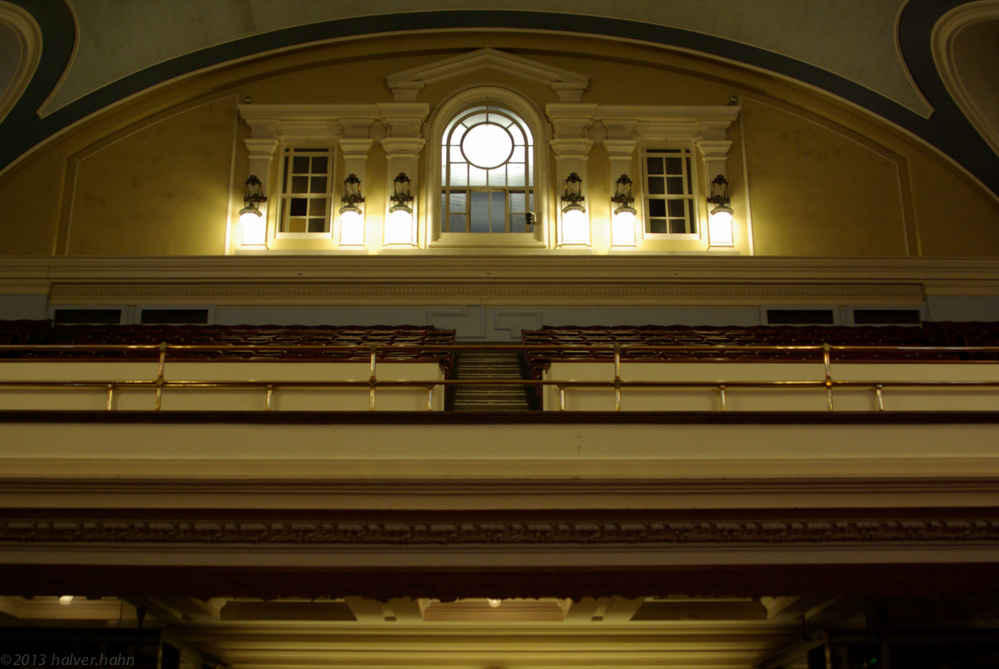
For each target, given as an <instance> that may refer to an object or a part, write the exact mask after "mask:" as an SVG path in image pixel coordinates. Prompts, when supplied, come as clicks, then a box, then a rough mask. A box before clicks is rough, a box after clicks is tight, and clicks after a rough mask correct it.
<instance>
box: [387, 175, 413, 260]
mask: <svg viewBox="0 0 999 669" xmlns="http://www.w3.org/2000/svg"><path fill="white" fill-rule="evenodd" d="M411 185H412V184H411V182H410V179H409V177H408V176H406V173H405V172H399V175H398V176H396V178H395V179H394V180H393V181H392V191H393V192H392V196H391V197H390V198H389V199H390V200H391V201H392V206H391V207H389V235H388V240H389V243H390V244H391V243H393V242H397V243H407V242H409V241H410V239H411V237H412V233H411V229H412V227H413V193H412V191H411V190H410V187H411Z"/></svg>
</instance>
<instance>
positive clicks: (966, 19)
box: [0, 0, 999, 193]
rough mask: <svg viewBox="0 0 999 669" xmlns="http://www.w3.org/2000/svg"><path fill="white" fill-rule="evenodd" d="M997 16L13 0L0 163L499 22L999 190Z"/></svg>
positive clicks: (696, 4) (971, 9) (737, 5)
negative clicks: (293, 56)
mask: <svg viewBox="0 0 999 669" xmlns="http://www.w3.org/2000/svg"><path fill="white" fill-rule="evenodd" d="M997 19H999V0H977V1H974V2H969V1H968V0H878V1H877V2H856V0H811V1H810V2H807V3H802V2H800V1H799V0H754V1H753V2H745V0H669V1H668V2H665V1H659V2H649V1H648V0H618V1H616V2H613V3H607V2H604V1H602V0H575V2H566V0H440V1H439V2H436V3H432V4H430V5H428V4H427V3H425V2H418V1H417V0H367V1H366V2H363V3H347V2H336V3H316V2H311V1H309V0H282V1H279V0H213V2H210V3H206V2H203V1H202V0H144V1H143V2H133V3H121V2H119V1H118V0H0V119H3V120H2V123H0V137H2V138H3V141H2V142H0V170H2V169H4V168H5V167H7V166H9V165H11V164H12V163H13V162H15V161H16V160H17V159H18V158H19V157H21V156H23V155H25V154H26V153H28V152H30V150H31V149H32V148H33V147H35V146H37V145H39V144H40V143H41V142H43V141H45V140H46V139H48V138H50V137H52V136H53V135H56V134H58V133H59V132H62V131H64V130H65V129H66V128H68V127H70V126H71V125H73V124H74V123H76V122H78V121H80V120H81V119H85V118H87V117H88V116H91V115H93V114H95V113H97V112H100V111H101V110H103V109H106V108H108V107H110V106H113V105H115V104H117V103H120V102H121V101H123V100H125V99H127V98H129V97H131V96H134V95H136V94H139V93H142V92H143V91H146V90H149V89H151V88H153V87H156V86H158V85H161V84H163V83H165V82H169V81H172V80H175V79H178V78H182V77H185V76H189V75H192V74H194V73H197V72H200V71H204V70H205V69H206V68H212V67H218V66H220V65H223V64H225V63H228V62H231V61H235V60H240V59H246V58H252V57H254V56H257V55H260V54H265V53H272V52H274V51H280V50H286V49H293V48H300V47H303V46H305V45H311V44H316V43H324V42H331V41H337V40H343V39H348V38H357V37H363V36H366V35H376V34H386V33H405V32H427V31H435V30H445V29H481V28H493V29H504V30H510V29H516V30H527V31H556V32H561V33H576V34H585V35H591V36H600V37H610V38H620V39H627V40H630V41H636V40H637V41H639V42H643V43H647V44H652V45H657V46H660V47H662V48H666V49H679V50H683V51H686V52H695V53H699V54H702V55H703V56H705V57H708V58H717V59H722V60H725V61H728V62H735V63H740V64H743V65H745V66H748V67H750V68H753V69H758V70H764V71H769V72H771V73H773V74H774V75H777V76H780V77H782V78H787V79H791V80H795V81H798V82H800V83H802V84H805V85H807V86H809V87H813V88H816V89H820V90H823V91H825V92H827V93H829V94H830V95H833V96H835V97H837V98H840V99H842V100H845V101H847V102H848V103H852V104H854V105H856V106H858V107H860V108H863V109H865V110H866V111H867V112H869V113H871V114H874V115H876V116H880V117H882V118H883V119H885V120H887V121H888V122H890V123H892V124H894V125H897V126H899V127H901V128H903V129H904V130H906V131H908V132H910V133H912V134H914V135H916V136H918V137H919V138H921V139H922V140H924V141H926V142H927V143H929V144H931V145H933V146H934V147H936V148H937V149H938V150H940V151H942V152H943V153H944V154H946V155H948V156H949V157H950V158H951V159H952V160H954V161H955V162H957V163H958V164H960V165H961V166H963V167H964V168H965V169H967V170H968V171H969V172H970V173H971V174H972V175H974V176H975V177H977V178H978V179H979V180H980V181H982V182H983V183H984V184H985V185H986V186H988V187H989V188H990V189H991V190H992V191H993V192H996V193H999V119H997V118H996V115H997V114H999V102H997V100H999V84H997V83H996V80H995V77H992V76H989V74H990V72H991V66H990V65H989V64H988V63H990V62H992V63H994V57H995V53H996V52H995V50H996V48H997V47H996V46H995V45H996V44H997V43H999V40H997V39H993V38H995V37H996V36H997V35H999V33H997V32H996V31H997V26H999V21H997ZM990 45H991V46H990ZM15 63H16V64H15ZM19 77H21V79H22V80H23V81H20V80H19ZM19 82H20V83H19ZM5 111H8V113H7V116H6V118H3V115H4V113H5Z"/></svg>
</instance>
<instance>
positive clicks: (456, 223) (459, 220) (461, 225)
mask: <svg viewBox="0 0 999 669" xmlns="http://www.w3.org/2000/svg"><path fill="white" fill-rule="evenodd" d="M450 232H467V230H465V215H464V214H451V230H450Z"/></svg>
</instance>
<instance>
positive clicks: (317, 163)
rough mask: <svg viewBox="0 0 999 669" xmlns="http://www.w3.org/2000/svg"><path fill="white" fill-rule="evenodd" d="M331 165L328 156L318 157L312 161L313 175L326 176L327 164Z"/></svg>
mask: <svg viewBox="0 0 999 669" xmlns="http://www.w3.org/2000/svg"><path fill="white" fill-rule="evenodd" d="M328 163H329V158H328V157H326V156H316V157H315V158H313V159H312V173H313V174H326V172H327V164H328Z"/></svg>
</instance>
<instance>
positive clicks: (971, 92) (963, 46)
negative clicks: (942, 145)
mask: <svg viewBox="0 0 999 669" xmlns="http://www.w3.org/2000/svg"><path fill="white" fill-rule="evenodd" d="M933 58H934V61H935V62H936V66H937V70H938V71H939V72H940V78H941V79H942V80H943V83H944V85H945V86H946V87H947V90H948V91H949V92H950V94H951V97H953V98H954V101H955V102H956V103H957V106H958V107H960V109H961V111H962V112H964V115H965V116H966V117H967V118H968V120H969V121H970V122H971V124H972V125H973V126H975V129H976V130H978V132H979V133H980V134H981V135H982V137H983V138H984V139H985V141H986V142H988V143H989V146H991V147H992V150H993V151H995V152H996V153H997V154H999V79H997V78H996V73H995V64H996V63H999V0H985V1H981V2H975V3H972V4H969V5H963V6H961V7H958V8H956V9H953V10H951V11H950V12H948V13H947V14H946V15H945V16H944V17H943V18H941V19H940V22H939V23H938V24H937V26H936V28H935V29H934V31H933Z"/></svg>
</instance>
